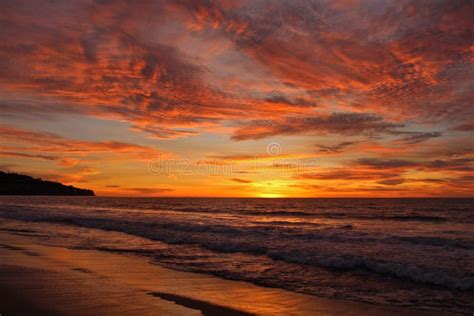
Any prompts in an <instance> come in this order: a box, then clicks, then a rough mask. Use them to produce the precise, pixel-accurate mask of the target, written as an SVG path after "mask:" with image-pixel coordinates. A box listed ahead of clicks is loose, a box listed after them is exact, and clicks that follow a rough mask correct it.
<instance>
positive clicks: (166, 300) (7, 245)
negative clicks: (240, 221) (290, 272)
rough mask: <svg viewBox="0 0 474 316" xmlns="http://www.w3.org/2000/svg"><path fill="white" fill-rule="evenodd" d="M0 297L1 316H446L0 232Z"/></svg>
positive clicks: (131, 255)
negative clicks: (297, 290)
mask: <svg viewBox="0 0 474 316" xmlns="http://www.w3.org/2000/svg"><path fill="white" fill-rule="evenodd" d="M3 294H4V295H3ZM0 295H1V299H0V314H2V315H7V316H8V315H9V314H14V315H28V314H36V315H101V314H112V313H114V314H120V315H139V314H140V315H144V314H145V315H315V314H316V315H319V314H323V315H399V314H401V313H402V314H403V315H450V314H447V313H434V312H432V311H427V310H414V309H408V308H402V307H389V306H379V305H372V304H368V303H356V302H350V301H342V300H331V299H325V298H320V297H317V296H313V295H306V294H300V293H295V292H290V291H287V290H284V289H278V288H266V287H261V286H257V285H254V284H252V283H248V282H243V281H232V280H225V279H221V278H218V277H215V276H211V275H206V274H199V273H192V272H182V271H176V270H172V269H168V268H164V267H161V266H159V265H156V264H152V263H150V261H149V259H147V258H143V257H139V256H136V255H133V254H122V253H120V254H118V253H109V252H103V251H97V250H76V249H67V248H63V247H56V246H45V245H39V244H36V243H34V241H33V240H32V238H31V237H26V236H20V235H17V234H14V233H6V232H0ZM451 315H452V314H451Z"/></svg>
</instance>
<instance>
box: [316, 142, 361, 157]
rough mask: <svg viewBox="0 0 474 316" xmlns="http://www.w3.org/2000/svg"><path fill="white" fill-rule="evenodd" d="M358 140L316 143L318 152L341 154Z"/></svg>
mask: <svg viewBox="0 0 474 316" xmlns="http://www.w3.org/2000/svg"><path fill="white" fill-rule="evenodd" d="M356 143H357V142H342V143H339V144H336V145H329V146H327V145H316V147H318V148H319V149H318V152H321V153H327V154H340V153H342V152H343V149H344V148H346V147H349V146H352V145H354V144H356Z"/></svg>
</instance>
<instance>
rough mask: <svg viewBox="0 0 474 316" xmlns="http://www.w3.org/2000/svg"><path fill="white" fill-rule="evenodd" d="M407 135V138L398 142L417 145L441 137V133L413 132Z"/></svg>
mask: <svg viewBox="0 0 474 316" xmlns="http://www.w3.org/2000/svg"><path fill="white" fill-rule="evenodd" d="M409 134H410V135H409V136H406V137H404V138H401V139H399V140H398V141H400V142H402V143H406V144H417V143H421V142H424V141H427V140H430V139H432V138H438V137H441V136H442V135H443V134H442V133H441V132H413V133H409Z"/></svg>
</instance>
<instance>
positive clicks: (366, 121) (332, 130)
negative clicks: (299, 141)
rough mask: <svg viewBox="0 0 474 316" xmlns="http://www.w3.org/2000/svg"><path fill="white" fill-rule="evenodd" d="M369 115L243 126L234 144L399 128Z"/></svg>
mask: <svg viewBox="0 0 474 316" xmlns="http://www.w3.org/2000/svg"><path fill="white" fill-rule="evenodd" d="M402 126H403V125H402V124H396V123H390V122H386V121H384V119H383V118H382V117H380V116H377V115H374V114H370V113H333V114H331V115H329V116H321V117H293V118H287V119H285V120H283V121H253V122H250V123H246V124H243V125H242V127H240V128H239V129H238V130H237V131H236V132H235V133H234V135H233V136H232V139H234V140H247V139H261V138H266V137H271V136H275V135H295V134H305V135H315V134H340V135H341V134H342V135H362V134H365V135H367V134H372V133H377V134H380V133H384V132H388V131H391V130H394V129H396V128H398V127H402Z"/></svg>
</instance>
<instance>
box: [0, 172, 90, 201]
mask: <svg viewBox="0 0 474 316" xmlns="http://www.w3.org/2000/svg"><path fill="white" fill-rule="evenodd" d="M0 195H63V196H64V195H77V196H94V195H95V194H94V191H92V190H88V189H79V188H76V187H73V186H71V185H64V184H61V183H59V182H53V181H46V180H42V179H36V178H33V177H30V176H27V175H22V174H18V173H12V172H3V171H0Z"/></svg>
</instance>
